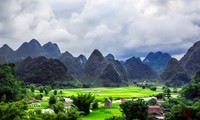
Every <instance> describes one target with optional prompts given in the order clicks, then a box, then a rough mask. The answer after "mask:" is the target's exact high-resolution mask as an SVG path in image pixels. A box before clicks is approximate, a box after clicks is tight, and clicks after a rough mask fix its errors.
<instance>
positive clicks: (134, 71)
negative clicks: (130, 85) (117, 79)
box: [124, 57, 158, 81]
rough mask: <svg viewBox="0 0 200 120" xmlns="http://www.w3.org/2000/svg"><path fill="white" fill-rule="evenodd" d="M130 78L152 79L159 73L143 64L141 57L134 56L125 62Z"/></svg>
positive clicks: (138, 79) (137, 79)
mask: <svg viewBox="0 0 200 120" xmlns="http://www.w3.org/2000/svg"><path fill="white" fill-rule="evenodd" d="M124 68H125V70H126V72H127V75H128V79H129V80H131V81H132V80H136V81H144V80H145V81H151V80H156V79H157V78H158V76H157V74H156V73H155V72H154V71H153V70H152V69H151V68H150V67H149V66H148V65H146V64H143V63H142V61H141V60H140V58H135V57H132V58H130V59H128V60H126V62H125V63H124Z"/></svg>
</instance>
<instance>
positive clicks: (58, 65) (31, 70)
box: [16, 57, 74, 87]
mask: <svg viewBox="0 0 200 120" xmlns="http://www.w3.org/2000/svg"><path fill="white" fill-rule="evenodd" d="M16 71H17V76H18V78H20V79H21V80H23V81H24V82H26V83H35V84H41V85H52V86H54V87H55V86H59V87H60V86H67V84H68V83H70V82H73V81H74V79H73V77H71V76H70V75H69V73H68V69H67V68H66V67H65V65H64V64H63V63H62V62H61V61H60V60H58V59H48V58H45V57H36V58H31V57H27V58H26V59H24V60H23V61H22V62H21V63H20V64H18V65H17V70H16Z"/></svg>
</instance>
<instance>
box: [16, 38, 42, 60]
mask: <svg viewBox="0 0 200 120" xmlns="http://www.w3.org/2000/svg"><path fill="white" fill-rule="evenodd" d="M44 54H45V52H44V50H43V49H42V46H41V45H40V43H39V42H38V41H37V40H35V39H32V40H31V41H30V42H29V43H27V42H25V43H23V44H22V45H21V46H20V47H19V48H18V49H17V51H16V52H15V57H16V58H18V59H25V58H26V57H28V56H30V57H38V56H44Z"/></svg>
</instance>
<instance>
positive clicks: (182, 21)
mask: <svg viewBox="0 0 200 120" xmlns="http://www.w3.org/2000/svg"><path fill="white" fill-rule="evenodd" d="M199 5H200V0H1V4H0V45H1V46H2V45H3V44H8V45H9V46H10V47H12V48H13V49H14V50H16V49H17V48H18V47H19V46H20V45H21V44H22V43H23V42H28V41H30V40H31V39H32V38H35V39H37V40H38V41H39V42H40V43H41V44H42V45H43V44H45V43H47V42H48V41H51V42H54V43H57V44H58V46H59V47H60V49H61V51H62V52H64V51H69V52H71V53H72V54H73V55H74V56H78V55H79V54H81V53H83V54H85V55H86V56H88V55H89V54H90V53H91V52H92V51H93V50H94V49H99V50H100V51H101V52H102V53H103V54H104V55H106V54H108V53H113V54H114V55H115V56H116V58H118V59H124V58H128V57H131V56H137V57H144V56H146V54H147V53H148V52H150V51H153V52H156V51H163V52H168V53H170V54H171V55H174V56H179V57H180V56H181V55H183V54H184V53H185V52H186V51H187V49H188V48H189V47H191V46H192V44H193V43H194V42H196V41H198V40H200V7H199Z"/></svg>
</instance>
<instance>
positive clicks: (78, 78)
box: [0, 39, 200, 87]
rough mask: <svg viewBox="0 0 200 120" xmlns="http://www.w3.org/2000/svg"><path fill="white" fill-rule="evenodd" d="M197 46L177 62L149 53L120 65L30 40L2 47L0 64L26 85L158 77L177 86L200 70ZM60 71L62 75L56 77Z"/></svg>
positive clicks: (124, 81) (105, 82)
mask: <svg viewBox="0 0 200 120" xmlns="http://www.w3.org/2000/svg"><path fill="white" fill-rule="evenodd" d="M199 44H200V42H197V43H195V44H194V46H193V47H192V48H190V49H189V50H188V52H187V54H186V55H185V56H184V57H183V58H182V59H181V60H180V61H177V60H175V59H174V58H172V59H171V56H170V55H169V54H168V53H162V52H160V51H159V52H156V53H153V52H150V53H149V54H148V55H147V56H146V58H145V59H144V60H143V61H141V59H140V58H136V57H134V56H133V57H131V58H129V59H127V60H126V61H125V62H121V61H118V60H115V57H114V55H112V54H108V55H107V56H105V57H104V56H103V55H102V53H101V52H100V51H99V50H97V49H95V50H94V51H93V52H92V53H91V55H90V57H89V58H88V60H87V58H86V57H85V56H84V55H82V54H81V55H79V56H78V57H74V56H73V55H72V54H71V53H70V52H68V51H66V52H64V53H61V52H60V49H59V47H58V46H57V44H55V43H51V42H48V43H46V44H44V45H43V46H42V45H41V44H40V43H39V42H38V41H37V40H35V39H33V40H31V41H30V42H25V43H23V44H22V45H21V46H20V47H19V48H18V49H17V50H16V51H14V50H12V49H11V48H10V47H9V46H8V45H3V46H2V47H1V48H0V63H6V62H14V63H16V69H17V76H18V77H19V78H20V79H22V80H23V81H25V82H27V83H38V84H51V85H57V86H71V87H73V86H74V85H86V86H108V87H109V86H121V85H126V84H128V83H131V82H134V81H157V80H158V79H159V75H161V76H160V81H161V82H163V83H166V85H172V86H179V85H183V84H185V83H188V82H189V81H190V80H191V78H192V75H194V73H195V72H196V71H198V70H199V68H200V63H199V60H198V59H199V58H200V55H199V53H200V50H199V49H200V45H199ZM41 56H43V57H41ZM168 62H169V63H168ZM60 69H61V70H62V72H60V74H57V71H59V70H60ZM45 70H46V71H45ZM44 71H45V72H44ZM49 74H52V75H53V76H51V75H49ZM39 78H41V79H40V80H39V81H38V80H37V79H39ZM61 79H62V80H64V81H62V80H61ZM61 83H63V84H61Z"/></svg>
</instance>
